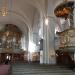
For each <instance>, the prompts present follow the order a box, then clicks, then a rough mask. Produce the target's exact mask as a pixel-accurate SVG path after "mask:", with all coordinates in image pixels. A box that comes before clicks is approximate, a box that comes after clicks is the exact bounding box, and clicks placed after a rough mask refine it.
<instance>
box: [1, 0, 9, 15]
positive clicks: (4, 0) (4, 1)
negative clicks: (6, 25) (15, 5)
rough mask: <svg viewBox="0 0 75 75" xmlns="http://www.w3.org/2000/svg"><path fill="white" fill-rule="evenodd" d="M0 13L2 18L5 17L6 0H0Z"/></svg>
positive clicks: (6, 9)
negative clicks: (0, 4)
mask: <svg viewBox="0 0 75 75" xmlns="http://www.w3.org/2000/svg"><path fill="white" fill-rule="evenodd" d="M0 13H1V15H2V16H6V15H7V14H8V0H2V6H1V10H0Z"/></svg>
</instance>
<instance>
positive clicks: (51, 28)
mask: <svg viewBox="0 0 75 75" xmlns="http://www.w3.org/2000/svg"><path fill="white" fill-rule="evenodd" d="M53 5H54V2H53V1H52V2H50V0H48V8H47V14H46V17H47V18H48V21H49V22H48V25H46V24H45V23H44V24H43V36H44V43H43V63H44V64H56V58H55V50H54V36H55V23H54V20H53V18H52V17H53V16H54V15H53V14H54V8H53V7H54V6H53ZM50 16H51V17H50ZM44 21H45V19H44V20H43V22H44Z"/></svg>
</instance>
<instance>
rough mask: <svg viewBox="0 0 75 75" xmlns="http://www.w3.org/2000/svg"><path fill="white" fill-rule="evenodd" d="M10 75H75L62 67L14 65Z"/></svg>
mask: <svg viewBox="0 0 75 75" xmlns="http://www.w3.org/2000/svg"><path fill="white" fill-rule="evenodd" d="M11 75H75V72H74V71H72V70H70V69H68V68H65V67H63V66H61V67H60V66H54V65H40V64H25V63H16V64H13V65H12V73H11Z"/></svg>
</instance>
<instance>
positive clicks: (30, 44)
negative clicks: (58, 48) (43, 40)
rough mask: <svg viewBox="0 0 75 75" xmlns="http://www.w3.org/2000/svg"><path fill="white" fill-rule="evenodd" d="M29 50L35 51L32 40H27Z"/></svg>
mask: <svg viewBox="0 0 75 75" xmlns="http://www.w3.org/2000/svg"><path fill="white" fill-rule="evenodd" d="M28 50H29V52H31V53H32V52H35V50H36V45H35V44H34V43H33V42H31V41H30V42H29V49H28Z"/></svg>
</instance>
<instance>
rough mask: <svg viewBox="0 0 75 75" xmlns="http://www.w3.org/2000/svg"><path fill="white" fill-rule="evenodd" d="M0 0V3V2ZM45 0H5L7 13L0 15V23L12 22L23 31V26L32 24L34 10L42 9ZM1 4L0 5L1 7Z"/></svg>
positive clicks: (0, 1)
mask: <svg viewBox="0 0 75 75" xmlns="http://www.w3.org/2000/svg"><path fill="white" fill-rule="evenodd" d="M2 1H4V0H0V3H1V4H2ZM44 1H45V0H7V4H8V6H7V7H8V15H7V16H5V17H3V16H1V15H0V25H3V24H8V23H12V24H15V25H17V26H19V27H20V29H21V30H22V31H23V32H25V31H24V30H25V29H24V28H25V27H26V25H27V27H31V26H32V24H33V20H34V19H33V18H34V13H35V11H36V10H38V11H39V12H41V11H40V10H43V6H44ZM1 4H0V5H1ZM1 7H2V6H0V9H1Z"/></svg>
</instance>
